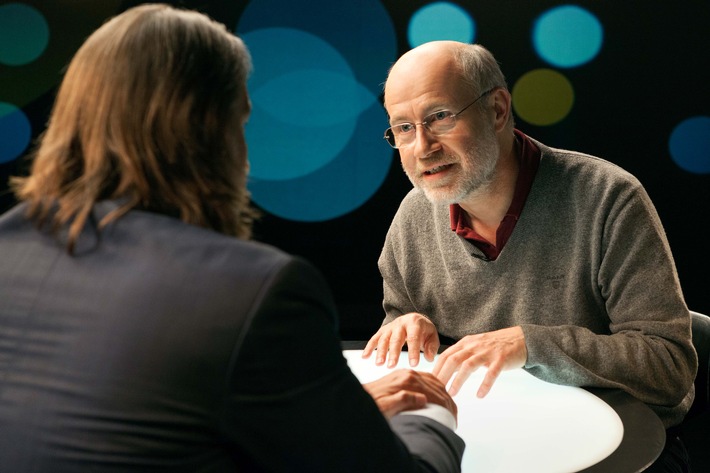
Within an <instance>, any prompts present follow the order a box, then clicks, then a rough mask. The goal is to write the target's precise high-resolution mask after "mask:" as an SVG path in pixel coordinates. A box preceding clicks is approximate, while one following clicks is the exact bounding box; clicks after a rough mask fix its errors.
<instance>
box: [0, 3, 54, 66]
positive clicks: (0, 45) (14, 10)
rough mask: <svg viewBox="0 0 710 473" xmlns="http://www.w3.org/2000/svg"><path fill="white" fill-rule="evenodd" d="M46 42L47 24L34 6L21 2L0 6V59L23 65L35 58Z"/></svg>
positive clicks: (3, 62)
mask: <svg viewBox="0 0 710 473" xmlns="http://www.w3.org/2000/svg"><path fill="white" fill-rule="evenodd" d="M48 43H49V26H48V24H47V20H45V18H44V16H43V15H42V14H41V13H40V12H39V11H37V10H36V9H35V8H33V7H31V6H29V5H25V4H23V3H8V4H6V5H3V6H0V63H2V64H6V65H8V66H22V65H24V64H28V63H30V62H32V61H34V60H35V59H37V58H38V57H39V56H40V55H41V54H42V53H43V52H44V50H45V49H46V48H47V44H48Z"/></svg>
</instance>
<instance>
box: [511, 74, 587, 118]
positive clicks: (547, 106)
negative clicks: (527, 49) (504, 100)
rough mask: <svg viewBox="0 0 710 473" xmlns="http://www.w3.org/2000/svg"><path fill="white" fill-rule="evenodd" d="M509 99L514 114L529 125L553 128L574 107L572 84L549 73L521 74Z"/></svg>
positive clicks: (560, 76) (561, 76)
mask: <svg viewBox="0 0 710 473" xmlns="http://www.w3.org/2000/svg"><path fill="white" fill-rule="evenodd" d="M512 95H513V108H514V109H515V113H516V114H517V115H518V117H520V118H521V119H523V120H525V121H526V122H528V123H530V124H531V125H538V126H548V125H554V124H555V123H558V122H560V121H562V120H564V119H565V117H567V115H568V114H569V112H570V111H571V110H572V105H574V88H573V87H572V83H571V82H570V81H569V80H568V79H567V78H566V77H565V76H564V75H562V74H560V73H559V72H557V71H553V70H552V69H535V70H532V71H530V72H527V73H525V74H523V76H522V77H520V79H518V81H517V82H516V83H515V86H513V94H512Z"/></svg>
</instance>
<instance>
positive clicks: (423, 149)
mask: <svg viewBox="0 0 710 473" xmlns="http://www.w3.org/2000/svg"><path fill="white" fill-rule="evenodd" d="M416 126H417V130H416V135H414V156H416V157H417V158H419V159H425V158H427V157H429V155H431V154H432V153H433V152H435V151H438V150H439V149H440V148H441V146H440V144H439V140H438V139H437V137H436V136H435V135H434V134H433V133H432V132H431V131H429V129H428V128H427V127H426V126H425V125H423V124H419V125H416Z"/></svg>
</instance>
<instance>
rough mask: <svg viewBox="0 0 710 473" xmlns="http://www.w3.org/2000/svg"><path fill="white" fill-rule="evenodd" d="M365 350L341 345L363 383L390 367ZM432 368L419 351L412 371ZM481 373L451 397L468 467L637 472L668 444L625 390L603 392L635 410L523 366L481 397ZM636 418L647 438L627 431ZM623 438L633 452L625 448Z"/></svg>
mask: <svg viewBox="0 0 710 473" xmlns="http://www.w3.org/2000/svg"><path fill="white" fill-rule="evenodd" d="M361 354H362V350H360V349H358V350H344V351H343V355H344V356H345V358H346V359H347V361H348V365H349V366H350V369H351V370H352V371H353V373H354V374H355V376H356V377H357V378H358V380H359V381H360V382H361V383H367V382H370V381H374V380H375V379H378V378H380V377H382V376H384V375H385V374H387V373H388V372H390V371H391V369H389V368H386V367H384V366H376V365H375V361H374V358H375V355H374V354H373V355H372V356H371V357H370V358H369V359H367V360H364V359H362V356H361ZM433 366H434V363H433V362H428V361H427V360H425V359H424V357H423V356H422V357H421V358H420V362H419V366H417V367H416V368H414V369H416V370H421V371H431V370H432V369H433ZM396 368H409V365H408V358H407V355H406V353H403V354H402V355H401V356H400V359H399V364H398V365H397V366H396V367H395V369H396ZM484 373H485V371H484V370H478V371H477V372H475V373H474V374H472V375H471V377H470V378H469V379H468V380H467V381H466V383H465V384H464V386H463V388H462V389H461V391H460V392H459V393H458V394H457V395H456V396H455V397H454V400H455V401H456V404H457V406H458V429H457V433H458V435H459V436H461V437H462V438H463V439H464V441H465V442H466V450H465V453H464V456H463V461H462V471H463V472H464V473H468V472H472V473H475V472H485V473H520V472H525V473H536V472H539V473H571V472H578V471H586V472H589V473H591V472H612V471H613V472H614V473H622V472H627V471H628V472H640V471H643V470H644V469H645V468H646V467H647V466H648V465H650V464H651V463H652V462H653V460H655V459H656V458H657V457H658V455H659V454H660V451H661V449H662V448H663V443H664V442H665V430H664V429H663V425H662V424H661V422H660V420H659V419H658V417H657V416H655V414H654V413H653V412H652V411H651V410H650V409H649V408H648V407H647V406H645V405H644V404H643V403H641V402H640V401H637V400H635V399H633V398H631V396H628V395H626V394H625V393H621V392H616V391H608V390H601V391H602V392H605V393H606V394H608V395H610V396H611V397H610V399H612V401H613V402H616V401H614V399H616V397H615V396H617V397H618V396H621V397H620V398H619V400H620V401H621V402H620V403H619V404H620V406H621V407H624V406H625V407H626V408H627V409H628V408H631V409H632V411H633V412H631V414H632V415H631V416H629V415H628V414H629V413H628V412H627V413H626V414H624V413H623V412H622V415H621V416H620V415H619V413H617V411H618V409H616V410H615V408H613V407H612V406H611V405H610V404H609V399H607V400H606V402H605V400H604V399H603V397H604V396H601V397H600V396H599V395H595V394H596V393H595V394H593V393H592V392H589V391H588V390H585V389H582V388H577V387H572V386H560V385H556V384H551V383H547V382H544V381H541V380H539V379H537V378H535V377H534V376H532V375H531V374H529V373H527V372H526V371H524V370H522V369H519V370H511V371H504V372H502V373H501V375H500V376H499V377H498V380H497V381H496V383H495V384H494V386H493V388H492V389H491V391H490V393H489V394H488V395H487V396H486V397H485V398H484V399H478V398H477V397H476V391H477V389H478V386H479V385H480V383H481V381H482V380H483V375H484ZM622 411H623V409H622ZM649 414H650V416H649ZM622 417H626V419H625V420H622ZM632 421H633V423H634V424H639V422H641V423H643V422H646V421H648V422H649V423H650V424H649V425H648V427H644V426H640V427H641V429H639V425H635V430H636V431H639V430H640V431H639V432H635V433H634V434H635V435H638V434H641V436H642V437H643V435H648V438H629V436H628V435H626V436H625V424H626V423H631V422H632ZM627 427H628V426H627ZM644 431H645V433H644ZM627 434H628V432H627ZM622 442H623V444H624V446H625V450H630V451H628V452H622V451H621V450H624V449H621V448H620V445H622ZM645 443H650V445H648V446H645ZM629 446H630V447H631V448H630V449H629ZM612 463H613V466H612Z"/></svg>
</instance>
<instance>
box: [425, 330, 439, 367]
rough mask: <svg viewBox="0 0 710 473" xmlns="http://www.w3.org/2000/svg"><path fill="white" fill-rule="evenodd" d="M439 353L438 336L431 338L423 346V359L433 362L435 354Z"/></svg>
mask: <svg viewBox="0 0 710 473" xmlns="http://www.w3.org/2000/svg"><path fill="white" fill-rule="evenodd" d="M437 351H439V336H438V335H437V336H436V337H432V338H431V339H429V340H428V341H427V342H426V343H425V344H424V358H426V359H427V360H428V361H434V357H435V356H436V352H437Z"/></svg>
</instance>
